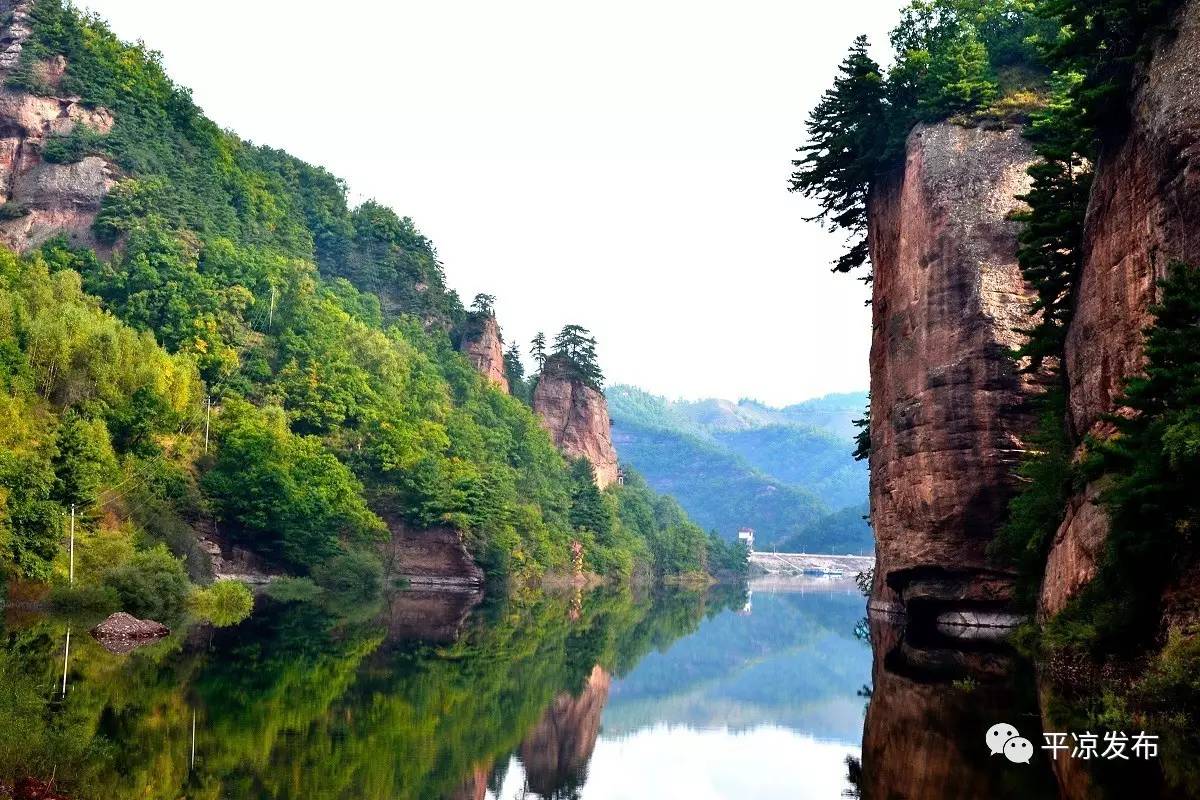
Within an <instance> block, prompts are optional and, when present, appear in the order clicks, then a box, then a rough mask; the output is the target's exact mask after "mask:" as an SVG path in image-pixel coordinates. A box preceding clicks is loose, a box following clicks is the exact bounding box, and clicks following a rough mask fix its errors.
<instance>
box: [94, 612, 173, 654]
mask: <svg viewBox="0 0 1200 800" xmlns="http://www.w3.org/2000/svg"><path fill="white" fill-rule="evenodd" d="M170 632H171V629H170V628H168V627H167V626H166V625H163V624H162V623H159V622H154V621H152V620H144V619H138V618H137V617H135V616H133V615H132V614H126V613H125V612H124V611H118V612H117V613H116V614H112V615H110V616H109V617H108V619H106V620H104V621H103V622H101V623H100V624H99V625H97V626H96V627H94V628H92V630H91V634H92V637H93V638H94V639H95V640H96V641H98V642H100V644H102V645H103V646H104V648H105V649H106V650H108V651H109V652H113V653H128V652H129V651H130V650H133V649H134V648H136V647H140V646H142V645H143V644H149V643H150V642H152V641H154V640H155V639H159V638H162V637H163V636H166V635H168V634H169V633H170Z"/></svg>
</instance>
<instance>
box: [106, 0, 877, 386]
mask: <svg viewBox="0 0 1200 800" xmlns="http://www.w3.org/2000/svg"><path fill="white" fill-rule="evenodd" d="M83 5H84V6H85V7H87V8H90V9H92V10H95V11H97V12H98V13H99V14H100V15H101V16H102V17H104V18H106V19H108V20H109V22H110V23H111V24H112V26H113V28H114V29H115V30H116V32H117V33H118V34H119V35H120V36H121V37H122V38H126V39H143V40H145V41H146V43H147V44H148V45H149V46H150V47H153V48H154V49H157V50H160V51H162V53H163V55H164V59H165V63H166V66H167V68H168V70H169V71H170V73H171V75H172V76H173V77H174V78H175V80H176V81H178V82H179V83H181V84H184V85H186V86H190V87H191V88H192V89H193V91H194V94H195V99H196V102H197V103H198V104H199V105H200V106H201V107H202V108H204V109H205V111H206V112H207V113H208V115H209V116H210V117H212V118H213V119H214V120H216V121H217V123H219V124H220V125H222V126H224V127H227V128H230V129H232V130H234V131H236V132H237V133H239V134H240V135H242V136H243V137H245V138H248V139H251V140H253V141H255V142H257V143H262V144H269V145H272V146H275V147H281V148H283V149H286V150H288V151H290V152H292V153H294V154H295V155H297V156H299V157H301V158H303V159H305V160H307V161H310V162H314V163H317V164H321V165H323V166H325V167H327V168H328V169H329V170H331V171H332V172H333V173H335V174H337V175H339V176H341V177H343V178H345V179H346V180H347V182H348V184H349V186H350V189H351V192H352V195H353V198H354V200H355V201H356V202H357V201H359V200H362V199H366V198H374V199H376V200H379V201H381V202H383V203H385V204H387V205H390V206H392V207H393V208H395V209H396V210H397V211H398V212H399V213H401V214H403V215H407V216H410V217H412V218H413V219H414V220H415V221H416V223H417V225H418V226H419V227H420V228H421V230H422V231H424V233H425V234H426V235H427V236H429V237H430V238H431V239H432V240H433V241H434V242H435V243H436V245H437V248H438V252H439V255H440V257H441V259H442V262H443V263H444V264H445V268H446V274H447V278H448V280H449V283H450V285H451V286H452V287H453V288H455V289H457V290H458V292H459V293H460V294H461V295H462V296H463V298H464V300H466V301H467V302H469V301H470V298H471V297H473V296H474V295H475V294H476V293H477V292H488V293H490V294H494V295H496V296H497V298H498V301H497V312H498V316H499V317H500V322H501V325H502V326H503V328H504V332H505V334H506V337H507V338H509V339H512V338H514V337H515V338H516V339H517V340H518V341H520V342H522V343H526V342H528V340H529V339H530V338H531V337H532V335H533V334H534V333H535V332H536V331H537V330H539V329H545V330H546V331H547V332H548V333H550V332H553V331H555V330H557V329H558V328H559V327H561V326H562V325H563V324H564V323H566V322H577V323H579V324H582V325H584V326H586V327H588V328H590V329H591V330H592V331H593V332H594V333H595V335H596V337H597V339H598V340H599V354H600V359H601V366H602V367H603V369H604V370H605V372H606V374H607V376H608V381H609V382H610V383H633V384H637V385H639V386H642V387H643V388H646V389H648V390H650V391H653V392H655V393H658V394H664V395H667V396H669V397H688V398H696V397H707V396H716V397H726V398H730V399H736V398H738V397H743V396H745V397H755V398H759V399H762V400H765V401H768V402H771V403H775V404H785V403H790V402H795V401H798V400H802V399H805V398H808V397H812V396H815V395H819V394H823V393H825V392H831V391H846V390H852V389H861V388H864V387H865V386H866V384H867V351H868V343H869V336H870V323H869V315H868V312H867V310H866V309H864V307H863V300H864V299H865V297H866V290H865V289H864V288H863V285H862V284H861V283H860V282H858V281H856V280H854V279H853V278H848V277H846V276H842V275H832V274H831V273H830V272H829V270H828V264H829V262H830V261H831V260H832V259H833V258H834V257H835V256H836V254H837V252H838V251H839V248H840V247H841V237H840V236H838V235H836V234H829V233H826V232H825V231H823V230H822V229H821V228H820V227H819V226H817V225H815V224H812V223H806V222H805V221H804V219H803V217H804V216H805V215H806V212H809V211H810V210H811V207H810V206H809V205H808V204H807V201H805V200H804V199H802V198H800V197H797V196H795V195H791V194H789V193H788V192H787V191H786V185H787V181H786V179H787V175H788V173H789V172H790V165H789V161H790V159H791V157H792V151H793V149H794V148H795V146H796V145H798V144H800V143H801V141H802V139H803V123H804V118H805V115H806V114H807V112H808V109H809V108H811V107H812V105H813V104H814V103H815V101H816V100H817V98H818V97H819V95H820V93H821V91H822V90H823V89H824V88H825V87H826V86H827V85H828V83H829V82H830V80H831V78H832V76H833V72H834V69H835V67H836V64H837V62H838V61H839V60H840V59H841V58H842V56H843V55H844V53H845V50H846V48H847V47H848V46H849V44H850V42H851V40H852V39H853V38H854V36H855V35H857V34H858V33H868V34H870V35H871V37H872V41H873V42H874V43H875V44H876V47H877V48H878V47H879V44H880V43H881V42H883V41H884V34H885V33H886V31H887V29H888V28H890V27H891V26H892V25H893V24H894V22H895V20H896V19H897V17H898V11H897V8H898V6H899V5H900V2H899V0H839V2H835V3H819V4H818V3H813V2H809V1H807V0H792V1H791V2H776V1H772V0H726V2H705V0H679V1H678V2H676V1H675V0H670V1H669V2H668V1H667V0H632V1H627V0H608V2H604V3H582V2H571V0H507V2H496V0H427V1H425V2H411V1H410V0H401V1H400V2H368V1H367V0H341V2H336V3H329V2H322V3H309V2H296V1H295V0H291V1H290V2H283V1H282V0H239V1H238V2H233V0H206V2H203V3H201V2H192V1H190V0H171V2H163V0H84V2H83Z"/></svg>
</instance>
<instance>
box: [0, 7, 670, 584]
mask: <svg viewBox="0 0 1200 800" xmlns="http://www.w3.org/2000/svg"><path fill="white" fill-rule="evenodd" d="M30 28H31V31H32V32H31V35H30V37H29V40H28V42H27V43H26V45H25V46H24V48H23V50H22V55H21V60H20V63H19V64H18V66H17V68H16V69H14V70H13V71H12V72H11V73H10V74H9V76H8V78H7V83H8V86H9V87H11V88H14V89H18V90H24V91H31V92H35V93H53V94H55V95H60V94H63V93H66V94H68V95H74V96H78V97H79V98H80V102H81V104H82V106H83V107H85V108H97V107H104V108H107V109H108V110H110V111H111V112H112V114H113V118H114V120H115V126H114V127H113V128H112V130H111V131H110V132H108V133H107V134H104V135H100V134H98V133H97V132H95V131H93V130H91V129H89V128H87V127H85V126H77V127H76V128H75V129H74V130H73V131H72V132H71V133H70V134H69V135H66V136H62V137H56V138H52V139H51V140H50V141H49V142H48V143H47V158H48V159H50V160H57V161H59V162H62V163H66V162H71V161H74V160H77V159H78V158H80V157H83V156H90V155H97V156H100V157H103V158H105V159H107V160H109V161H111V162H113V163H115V164H116V166H117V168H118V170H119V173H120V174H121V175H123V176H124V177H123V179H122V180H121V181H120V182H119V183H118V184H117V185H116V186H115V187H114V188H113V189H112V191H111V192H110V193H109V194H108V195H107V197H106V199H105V201H104V204H103V207H102V208H101V210H100V212H99V214H98V217H97V220H96V223H95V226H94V233H95V234H96V236H97V238H98V239H99V240H100V241H102V242H104V243H106V244H109V245H113V246H114V247H113V248H112V252H111V255H107V254H106V255H105V257H104V258H101V257H100V256H98V255H97V253H95V252H93V251H91V250H86V249H72V248H71V247H69V246H68V245H67V243H66V241H65V240H63V239H59V240H54V241H51V242H48V243H47V244H46V245H45V246H44V247H43V248H42V249H41V251H40V252H39V253H38V254H36V255H31V256H27V257H21V258H18V257H16V256H13V255H12V254H9V253H7V252H0V387H2V388H3V389H4V391H3V392H0V445H2V446H3V447H2V448H0V558H2V560H3V563H4V565H5V571H6V572H17V573H20V574H22V575H26V576H29V577H36V578H40V579H46V578H49V577H50V576H51V574H52V572H53V571H54V570H55V569H57V567H55V565H54V559H55V555H56V553H57V552H58V550H59V548H58V545H57V540H58V539H59V537H60V536H61V532H62V523H63V519H64V516H65V514H64V511H65V508H66V505H67V504H69V503H71V502H75V503H78V504H81V505H85V506H88V507H89V515H88V516H86V518H84V519H82V520H81V524H83V525H85V526H87V527H89V528H91V527H97V528H105V527H109V528H112V527H113V526H114V525H116V526H117V527H120V529H121V531H122V536H123V541H126V542H133V541H136V542H137V543H138V545H140V546H144V545H147V544H152V543H163V544H166V545H167V546H168V547H169V548H170V550H171V551H172V552H174V553H175V554H176V555H178V556H181V557H182V556H186V561H187V565H188V569H189V570H191V571H192V575H193V577H194V578H195V579H197V580H201V579H203V578H204V577H205V576H204V564H205V563H206V561H207V559H206V558H205V556H204V554H203V552H201V551H200V549H199V548H198V546H197V544H196V541H195V539H196V537H195V536H194V533H193V531H192V529H193V525H194V524H195V523H196V522H197V521H198V520H199V519H201V518H202V517H204V516H205V515H207V514H209V513H213V512H215V514H216V516H217V517H218V518H219V519H220V520H221V521H222V522H225V523H227V526H226V529H227V530H228V532H229V534H230V535H231V536H232V537H233V538H234V539H235V540H237V541H238V542H239V543H240V544H242V545H244V546H247V547H248V548H250V549H253V550H255V551H256V552H258V553H259V554H261V555H264V556H266V557H268V558H270V559H275V560H278V561H281V562H283V563H284V564H287V565H290V566H293V567H295V568H297V569H299V570H302V571H307V570H310V569H312V568H315V567H316V566H318V565H320V564H322V563H324V562H325V561H327V560H329V559H332V558H336V557H341V556H343V555H344V554H345V553H346V552H347V551H348V550H349V551H355V550H357V549H359V548H367V547H369V546H370V545H371V543H373V542H374V540H375V539H376V538H378V537H379V536H380V535H382V534H383V532H384V525H383V523H382V521H381V520H382V518H383V517H386V518H387V519H389V520H393V519H394V520H396V521H397V522H399V523H403V524H407V525H410V526H413V527H416V528H422V527H428V526H434V525H438V526H450V527H453V528H456V529H458V530H460V531H462V532H463V534H464V536H465V539H466V541H467V543H468V546H469V547H470V549H471V551H472V553H473V555H475V556H476V558H477V559H478V560H479V561H480V562H481V563H482V564H483V565H484V566H485V568H486V569H487V570H488V572H489V573H490V574H491V575H492V576H494V577H504V576H522V577H536V576H537V575H538V574H540V573H541V572H544V571H545V570H547V569H551V568H557V567H562V566H564V565H565V564H566V563H567V561H568V553H569V548H570V544H571V542H572V540H574V539H576V538H580V539H582V540H583V543H584V544H585V546H586V547H587V548H588V557H589V558H590V559H592V562H591V568H593V569H596V570H597V571H600V572H604V573H605V574H612V575H621V576H624V575H630V574H632V573H633V572H634V570H635V568H646V567H647V566H648V562H649V555H648V545H647V543H646V542H645V541H644V540H640V539H638V538H637V537H636V536H635V535H634V534H631V533H629V532H628V531H625V530H624V529H622V528H621V526H620V525H619V524H618V522H617V521H616V520H617V515H616V512H615V510H614V509H615V504H616V502H617V501H616V500H615V499H613V497H611V496H610V495H604V496H602V497H601V498H600V500H601V502H600V504H599V505H596V504H595V502H594V501H595V498H594V497H591V496H590V492H589V491H587V490H586V489H585V488H580V487H579V485H578V483H577V481H575V479H574V478H573V477H572V475H571V473H570V471H569V469H568V466H567V465H566V464H565V463H564V461H563V459H562V458H561V456H559V454H558V453H557V452H556V451H555V449H554V446H553V444H552V442H551V441H550V439H549V437H548V436H547V434H546V433H545V432H544V431H543V430H542V428H541V426H540V425H539V424H538V421H537V419H536V418H535V417H534V415H533V414H532V412H531V411H530V409H529V408H528V406H527V405H526V404H524V403H522V402H521V400H520V396H521V395H524V394H525V393H526V392H527V389H528V387H527V384H526V382H525V381H524V380H523V377H524V376H523V375H518V374H517V368H518V367H519V359H515V363H510V364H509V370H510V372H512V374H513V377H514V381H513V387H514V392H515V393H516V394H517V395H518V397H508V396H505V395H503V394H501V393H500V392H498V391H496V390H495V389H494V388H492V387H489V386H487V385H486V384H485V382H484V381H483V380H482V379H481V378H480V376H478V375H477V374H476V373H475V371H474V370H473V369H472V368H471V365H470V364H469V363H467V361H466V359H465V358H464V357H463V356H461V355H460V354H459V353H458V352H457V351H456V350H455V348H454V347H453V346H452V342H451V337H450V335H449V334H450V332H451V331H459V330H462V327H463V326H464V325H466V324H470V323H471V322H472V321H473V320H474V321H477V320H478V319H479V317H480V315H481V314H486V313H490V312H491V310H492V307H493V305H494V298H492V297H491V296H489V295H481V296H480V297H479V298H477V302H476V304H475V309H474V312H473V314H472V315H468V314H467V313H466V312H465V310H464V309H463V307H462V304H461V302H460V301H459V299H458V297H457V296H456V295H455V294H454V292H451V291H449V290H448V289H447V287H446V284H445V277H444V275H443V272H442V267H441V264H440V263H439V261H438V257H437V253H436V250H435V248H434V247H433V244H432V243H431V242H430V241H429V240H428V239H427V238H426V237H425V236H424V235H423V234H422V233H421V232H420V230H419V229H418V228H417V227H416V225H415V224H414V223H413V221H412V220H411V219H408V218H406V217H401V216H399V215H397V214H396V213H395V212H393V211H392V210H390V209H388V208H385V207H383V206H381V205H379V204H378V203H374V202H366V203H363V204H362V205H360V206H358V207H357V208H351V207H350V205H349V203H348V201H347V192H346V187H345V185H344V184H343V183H342V182H341V181H339V180H338V179H337V178H335V177H333V176H331V175H329V174H328V173H327V172H325V171H324V170H322V169H320V168H317V167H313V166H311V165H308V164H304V163H303V162H300V161H298V160H297V159H295V158H293V157H291V156H288V155H287V154H286V153H282V152H280V151H276V150H271V149H268V148H261V147H254V146H252V145H250V144H248V143H246V142H243V141H241V140H240V139H238V138H237V137H236V136H234V135H233V134H232V133H229V132H226V131H222V130H220V129H219V128H218V127H217V126H216V125H214V124H213V123H212V122H211V121H210V120H208V119H206V118H205V117H204V116H203V115H202V114H201V112H200V110H199V109H198V108H197V107H196V106H195V104H194V103H193V102H192V100H191V97H190V94H189V92H188V91H187V90H186V89H183V88H181V87H178V86H176V85H175V84H174V83H173V82H171V80H170V79H169V78H167V76H166V75H165V73H164V71H163V69H162V64H161V59H160V57H159V56H158V54H156V53H154V52H152V51H149V50H147V49H146V48H145V47H143V46H141V45H138V46H130V45H126V44H123V43H122V42H120V41H119V40H118V39H117V38H116V37H115V36H114V35H113V34H112V32H111V31H110V30H108V28H107V27H106V26H105V25H104V24H103V23H102V22H100V21H99V20H98V19H97V18H95V17H87V16H83V15H81V14H79V13H78V12H77V11H75V10H74V9H73V8H71V7H69V6H67V5H65V4H64V3H62V2H60V0H38V2H36V3H35V5H34V8H33V13H32V15H31V18H30ZM59 56H61V57H63V58H64V59H65V62H64V63H65V65H66V73H65V74H64V75H63V76H62V80H61V85H60V86H53V87H52V86H49V85H46V84H45V76H46V75H47V74H49V73H48V71H47V69H46V63H47V62H48V61H49V60H50V59H55V58H57V57H59ZM543 350H544V343H543ZM555 351H556V356H555V357H556V358H558V359H560V361H562V363H563V364H565V365H566V366H567V367H569V369H570V370H572V371H574V372H575V373H577V374H578V375H579V376H580V377H582V378H583V379H584V380H585V381H587V382H589V383H591V384H592V385H594V386H596V387H597V388H599V386H600V385H601V383H602V381H603V376H602V374H601V372H600V370H599V367H598V365H597V363H596V357H595V341H594V339H593V338H592V337H591V336H590V334H588V333H587V331H586V330H584V329H582V328H579V327H578V326H568V327H567V328H565V329H564V331H563V333H562V334H561V335H560V336H559V338H558V339H557V340H556V343H555ZM512 355H515V354H512ZM510 361H514V359H510ZM201 380H203V381H204V385H203V386H202V384H201ZM206 395H209V396H212V397H213V398H214V399H216V400H218V402H217V403H216V404H215V408H214V409H213V413H212V420H211V422H212V436H211V437H210V441H209V448H208V449H209V450H210V451H211V452H210V453H209V455H208V457H203V453H202V452H201V451H202V448H203V447H204V444H203V440H202V435H201V428H202V425H203V423H204V417H203V415H204V409H205V403H204V397H205V396H206ZM593 491H594V489H593ZM573 494H574V499H575V501H576V502H574V503H573ZM589 504H591V505H589ZM592 506H595V507H592ZM102 509H103V512H104V513H101V510H102ZM573 509H574V519H572V511H573ZM601 509H603V510H604V511H605V513H599V511H600V510H601ZM606 515H607V518H608V519H609V520H611V522H612V524H610V525H606V524H604V522H603V520H604V519H605V517H606ZM126 524H128V526H129V527H128V528H126V527H124V526H125V525H126ZM102 532H103V531H97V533H102ZM90 534H91V531H89V535H90ZM339 563H341V566H343V567H344V566H346V563H342V562H339ZM360 566H361V565H360ZM96 580H97V581H98V580H99V578H96ZM136 583H137V581H136V580H133V579H130V580H127V581H126V584H128V585H130V586H132V585H133V584H136ZM130 593H133V592H132V589H130Z"/></svg>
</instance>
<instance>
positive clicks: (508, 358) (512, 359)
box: [504, 342, 526, 400]
mask: <svg viewBox="0 0 1200 800" xmlns="http://www.w3.org/2000/svg"><path fill="white" fill-rule="evenodd" d="M504 377H505V378H507V379H508V391H509V394H511V395H512V396H513V397H516V398H517V399H519V400H525V399H526V398H525V388H526V387H525V365H524V364H522V363H521V351H520V349H519V348H518V347H517V344H516V342H513V343H512V344H510V345H509V346H508V349H507V350H505V351H504Z"/></svg>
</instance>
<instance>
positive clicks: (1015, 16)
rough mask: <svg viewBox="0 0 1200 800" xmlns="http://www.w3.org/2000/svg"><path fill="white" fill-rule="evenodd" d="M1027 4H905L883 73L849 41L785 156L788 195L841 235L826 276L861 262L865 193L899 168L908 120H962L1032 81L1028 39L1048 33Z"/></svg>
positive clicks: (1035, 62) (1034, 61)
mask: <svg viewBox="0 0 1200 800" xmlns="http://www.w3.org/2000/svg"><path fill="white" fill-rule="evenodd" d="M1034 7H1035V3H1034V2H1030V0H914V2H912V3H910V4H909V5H908V6H907V7H906V8H905V9H904V12H903V14H902V15H901V20H900V24H899V25H898V26H897V27H896V28H895V29H894V30H893V31H892V33H891V36H890V40H891V45H892V50H893V52H894V53H895V62H894V63H893V65H892V67H891V69H890V70H888V71H887V73H886V75H885V74H884V71H883V70H882V69H881V68H880V66H879V64H878V63H876V62H875V61H874V60H873V59H872V58H871V57H870V55H869V54H868V43H867V38H866V37H865V36H860V37H858V38H857V39H855V41H854V43H853V44H852V45H851V47H850V52H849V54H848V55H847V56H846V58H845V60H843V61H842V63H841V65H840V67H839V69H838V74H837V76H836V77H835V78H834V83H833V86H832V87H831V88H830V89H829V90H827V91H826V92H825V94H824V95H823V96H822V98H821V101H820V102H819V103H818V104H817V107H816V108H815V109H813V111H812V112H811V113H810V115H809V118H808V141H807V143H806V144H804V145H803V146H802V147H800V148H799V150H798V151H797V152H799V153H800V155H801V157H800V158H799V159H797V160H795V161H793V162H792V165H793V166H794V167H795V168H796V171H795V172H793V173H792V176H791V186H790V189H791V191H794V192H800V193H801V194H803V195H805V196H806V197H811V198H815V199H816V200H817V201H818V204H819V206H820V209H821V210H820V212H819V213H818V214H817V216H816V217H815V219H819V220H821V221H823V222H825V223H827V224H828V225H829V227H830V229H831V230H842V231H845V232H846V234H847V236H848V237H849V242H850V244H849V247H848V249H847V250H846V252H845V253H843V254H842V256H840V257H839V258H838V260H837V262H836V263H835V265H834V271H835V272H849V271H851V270H853V269H855V268H857V267H861V266H863V265H865V264H866V263H867V261H868V259H869V253H868V251H867V241H866V236H865V234H866V226H867V194H868V191H869V189H870V187H871V185H872V184H873V183H874V182H875V181H876V179H877V178H878V177H879V176H880V175H882V174H884V173H887V172H889V171H891V170H893V169H895V168H896V167H899V166H902V164H903V155H904V143H905V140H906V139H907V137H908V134H909V131H910V130H911V129H912V127H913V125H915V124H916V123H918V122H935V121H938V120H942V119H946V118H947V117H955V118H959V117H963V116H964V115H966V114H968V113H969V112H973V111H976V110H978V109H981V108H985V107H988V106H990V105H991V104H993V103H994V102H995V101H997V100H998V99H1000V98H1001V97H1002V96H1005V95H1010V94H1017V93H1021V92H1023V91H1027V90H1028V89H1030V88H1039V87H1040V86H1041V85H1042V83H1043V82H1044V80H1045V76H1046V70H1045V68H1044V66H1043V65H1042V64H1041V60H1040V57H1039V53H1038V51H1037V49H1036V46H1035V43H1036V42H1037V41H1038V39H1039V37H1046V36H1052V35H1053V32H1054V31H1053V26H1052V25H1050V24H1049V23H1047V22H1046V21H1045V20H1043V19H1041V18H1039V17H1038V16H1036V15H1035V14H1034V13H1033V11H1034ZM865 280H868V281H869V280H870V275H869V274H868V275H867V276H866V278H865Z"/></svg>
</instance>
